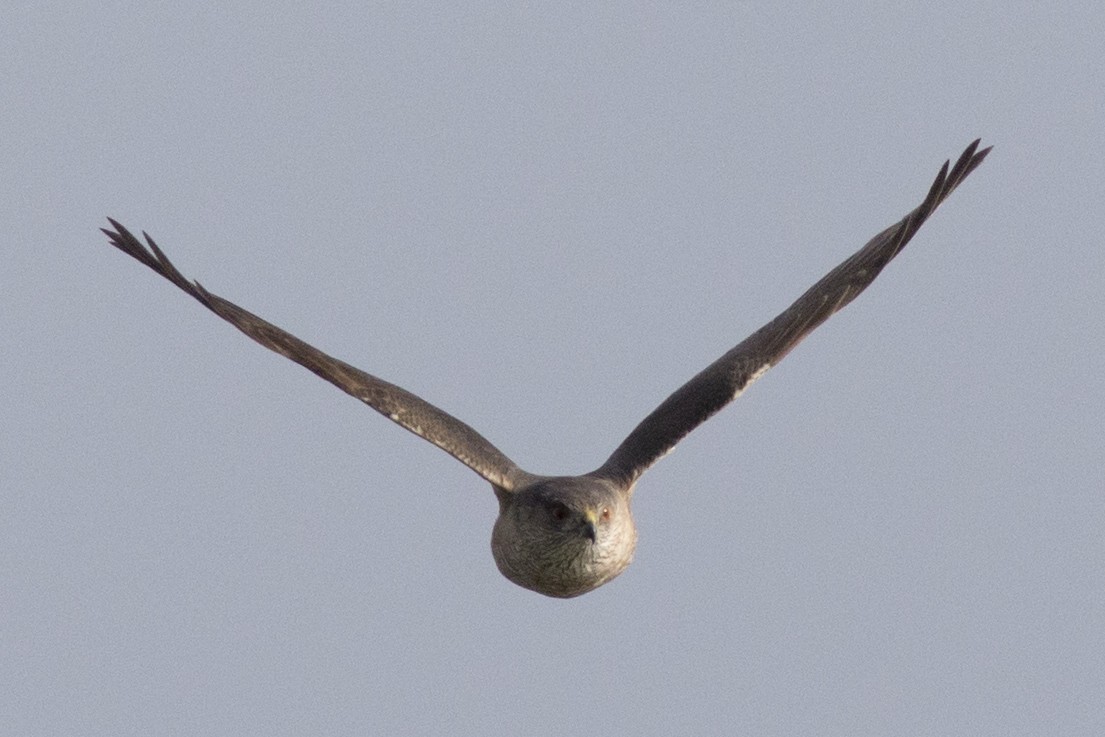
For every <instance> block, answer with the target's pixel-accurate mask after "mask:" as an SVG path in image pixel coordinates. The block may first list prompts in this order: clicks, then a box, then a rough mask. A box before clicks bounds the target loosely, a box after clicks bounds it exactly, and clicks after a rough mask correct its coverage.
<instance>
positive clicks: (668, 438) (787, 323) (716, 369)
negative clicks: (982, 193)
mask: <svg viewBox="0 0 1105 737" xmlns="http://www.w3.org/2000/svg"><path fill="white" fill-rule="evenodd" d="M978 144H979V142H978V141H977V140H976V141H974V142H973V143H972V144H971V145H970V146H968V147H967V150H966V151H964V152H963V154H962V155H961V156H960V157H959V160H958V161H956V163H955V166H954V167H952V168H951V172H950V173H949V172H948V162H946V161H945V162H944V166H943V168H942V169H940V173H939V174H937V175H936V181H934V182H933V183H932V187H931V188H930V189H929V193H928V196H927V197H925V200H924V202H922V203H921V204H920V205H919V206H918V207H917V208H916V209H915V210H913V212H911V213H909V214H908V215H906V216H905V217H904V218H902V220H901V221H900V222H898V223H896V224H895V225H892V226H890V227H889V228H887V229H886V230H884V231H883V232H881V233H879V234H878V235H876V236H875V237H874V238H872V239H871V240H870V241H869V242H868V243H867V245H865V246H864V247H863V248H861V249H859V250H858V251H856V252H855V253H854V254H852V255H851V256H850V257H849V258H847V259H846V260H845V261H844V262H843V263H842V264H840V265H839V266H837V267H836V268H835V269H833V270H832V271H830V272H829V273H828V274H826V275H825V276H824V277H823V278H822V279H821V280H820V281H819V282H817V283H816V284H814V285H813V286H812V287H810V289H809V290H808V291H807V292H806V293H805V294H803V295H802V296H801V297H799V298H798V300H797V301H796V302H795V303H794V304H792V305H791V306H790V307H788V308H787V309H786V310H784V311H783V312H782V313H781V314H780V315H779V316H778V317H776V318H775V319H774V320H772V321H771V322H769V323H768V324H766V325H764V326H763V327H762V328H760V329H759V330H757V331H756V332H755V333H753V334H752V335H750V336H749V337H748V338H746V339H745V340H744V341H743V342H741V343H740V344H739V345H738V346H736V347H735V348H733V349H732V350H730V351H729V352H728V353H726V354H725V355H724V356H722V357H721V358H719V359H718V360H717V361H715V362H714V363H712V364H710V365H709V366H707V367H706V368H705V369H704V370H703V371H702V372H701V373H699V374H698V375H697V376H695V377H694V378H693V379H691V380H690V381H688V382H687V383H686V384H684V385H683V386H681V387H680V388H679V389H677V390H676V391H675V393H674V394H672V395H671V396H670V397H668V398H667V399H665V400H664V402H663V403H662V404H661V405H660V406H659V407H657V408H656V409H655V410H653V412H652V414H650V415H649V416H648V417H646V418H645V419H644V420H643V421H642V422H641V424H639V425H637V427H636V428H635V429H634V430H633V432H631V433H630V434H629V436H628V437H627V438H626V439H625V440H624V441H623V442H622V444H621V445H620V446H618V449H617V450H615V451H614V453H613V454H612V455H611V456H610V458H609V459H608V460H607V461H606V463H604V464H603V465H602V467H601V468H599V469H598V470H597V471H595V472H594V474H593V475H596V476H600V477H603V478H609V479H613V480H616V481H617V482H618V483H620V484H623V485H624V488H629V487H631V486H632V485H633V483H634V482H635V481H636V480H637V478H638V477H640V475H641V474H642V473H644V472H645V471H646V470H647V469H648V468H649V466H651V465H652V464H653V463H655V462H656V461H658V460H659V459H660V458H662V457H663V456H664V455H665V454H667V453H668V452H670V451H671V449H672V448H673V447H675V444H676V443H678V442H679V441H680V440H682V439H683V437H685V436H686V435H687V433H689V432H691V430H694V429H695V428H696V427H698V426H699V425H700V424H702V423H703V422H705V421H706V420H707V419H709V418H710V417H711V416H712V415H713V414H714V413H716V412H717V411H718V410H720V409H721V408H722V407H724V406H725V405H727V404H729V402H731V401H733V400H734V399H736V398H737V397H738V396H740V394H741V392H743V391H744V390H745V389H746V388H747V387H748V385H749V384H751V383H752V382H753V381H755V380H756V379H758V378H759V377H760V376H761V375H763V373H764V372H765V371H767V370H768V369H769V368H771V367H772V366H774V365H776V364H777V363H779V361H781V360H782V359H783V357H784V356H786V355H787V353H789V352H790V351H791V350H792V349H793V348H794V347H795V346H796V345H798V343H800V342H801V341H802V339H803V338H805V337H806V336H807V335H809V334H810V333H811V332H812V331H813V330H814V329H815V328H816V327H817V326H818V325H820V324H821V323H823V322H825V320H827V319H828V318H829V316H830V315H832V314H833V313H834V312H836V311H837V310H839V309H841V308H842V307H844V306H845V305H846V304H848V303H849V302H851V301H852V300H853V299H855V298H856V295H858V294H859V293H860V292H862V291H863V290H864V289H866V288H867V286H868V285H869V284H870V283H871V282H872V281H874V280H875V277H876V276H878V275H879V272H880V271H882V269H883V267H884V266H886V265H887V264H888V263H889V262H890V260H891V259H893V258H894V257H895V256H897V255H898V253H900V252H901V250H902V249H903V248H905V245H906V244H907V243H909V240H910V239H911V238H912V237H913V236H914V234H915V233H916V232H917V230H918V229H919V228H920V227H921V225H922V224H923V223H924V222H925V220H927V219H928V217H929V216H930V215H931V214H932V213H933V211H934V210H936V207H937V206H938V205H939V204H940V203H941V202H943V201H944V199H945V198H946V197H947V196H948V195H949V194H951V193H952V190H954V189H955V188H956V187H957V186H959V183H960V182H962V181H963V180H964V179H966V178H967V175H968V174H970V173H971V172H972V171H974V169H975V167H977V166H978V165H979V164H981V163H982V160H983V159H985V158H986V154H988V153H989V152H990V149H989V148H985V149H982V150H981V151H978V150H977V149H978Z"/></svg>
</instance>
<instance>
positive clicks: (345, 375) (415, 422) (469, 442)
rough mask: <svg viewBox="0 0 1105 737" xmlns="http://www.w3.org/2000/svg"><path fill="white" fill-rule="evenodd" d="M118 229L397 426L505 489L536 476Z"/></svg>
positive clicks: (195, 289) (266, 341)
mask: <svg viewBox="0 0 1105 737" xmlns="http://www.w3.org/2000/svg"><path fill="white" fill-rule="evenodd" d="M108 220H109V221H110V222H111V224H112V226H113V227H114V228H115V230H108V229H106V228H101V230H103V232H104V234H105V235H107V237H108V238H109V239H110V240H111V244H112V245H113V246H115V247H116V248H118V249H119V250H120V251H122V252H123V253H126V254H128V255H129V256H133V257H134V258H135V259H137V260H139V261H141V262H142V263H144V264H145V265H146V266H148V267H150V268H151V269H153V270H154V271H156V272H157V273H158V274H160V275H161V276H163V277H165V278H166V279H168V280H169V281H171V282H172V283H173V284H175V285H177V286H178V287H180V288H181V289H182V290H184V291H185V292H187V293H188V294H190V295H192V296H193V297H195V298H196V300H198V301H199V302H200V304H202V305H203V306H204V307H206V308H207V309H209V310H211V311H212V312H214V313H215V314H216V315H218V316H219V317H221V318H222V319H224V320H226V321H227V322H229V323H230V324H231V325H233V326H234V327H236V328H238V329H239V330H241V331H242V332H243V333H245V334H246V335H248V336H249V337H250V338H253V339H254V340H255V341H257V342H258V343H260V344H261V345H263V346H265V347H266V348H268V349H269V350H272V351H276V352H277V353H279V354H280V355H282V356H285V357H287V358H290V359H292V360H293V361H295V362H296V363H298V364H299V365H301V366H304V367H306V368H308V369H310V370H311V371H313V372H314V373H316V374H318V375H319V376H321V377H322V378H324V379H326V380H327V381H329V382H330V383H331V384H333V385H334V386H336V387H338V388H339V389H341V390H342V391H343V392H346V393H347V394H350V395H352V396H354V397H356V398H357V399H360V400H361V401H362V402H364V403H365V404H367V405H368V406H369V407H372V409H374V410H376V411H377V412H379V413H380V414H382V415H384V416H385V417H387V418H388V419H390V420H392V421H393V422H396V423H398V424H399V425H401V426H403V427H405V428H406V429H408V430H410V431H411V432H413V433H414V434H415V435H418V436H419V437H421V438H425V439H426V440H429V441H430V442H431V443H433V444H434V445H436V446H437V447H439V448H441V449H442V450H444V451H445V452H446V453H448V454H449V455H451V456H453V457H454V458H456V459H457V460H458V461H460V462H461V463H463V464H464V465H466V466H468V467H469V468H471V469H472V470H473V471H475V472H476V473H478V474H479V475H480V476H482V477H483V478H485V479H487V480H488V481H490V482H491V483H492V484H494V485H495V486H497V487H499V488H500V489H503V490H504V491H508V492H509V491H513V490H514V489H515V487H517V486H519V485H521V484H522V483H524V482H525V481H526V480H528V479H530V478H532V477H531V476H530V475H529V474H527V473H526V472H524V471H522V470H521V469H519V468H518V466H516V465H515V464H514V462H513V461H511V460H510V459H509V458H507V457H506V456H505V455H504V454H503V453H502V452H501V451H500V450H499V449H498V448H496V447H495V446H494V445H492V444H491V443H490V442H488V441H487V440H486V439H485V438H484V437H483V436H482V435H480V434H479V433H478V432H476V431H475V430H473V429H472V428H471V427H469V426H468V425H466V424H464V423H463V422H461V421H460V420H458V419H457V418H455V417H453V416H452V415H450V414H448V413H446V412H443V411H442V410H440V409H438V408H437V407H435V406H433V405H432V404H430V403H429V402H426V401H425V400H423V399H420V398H419V397H417V396H415V395H414V394H411V393H410V392H408V391H406V390H405V389H401V388H400V387H398V386H395V385H394V384H389V383H388V382H386V381H383V380H382V379H378V378H376V377H375V376H372V375H371V374H367V373H365V372H364V371H361V370H360V369H358V368H354V367H353V366H350V365H349V364H348V363H345V362H344V361H339V360H338V359H336V358H333V357H332V356H328V355H326V354H325V353H323V352H322V351H320V350H318V349H317V348H315V347H313V346H311V345H308V344H307V343H305V342H303V341H302V340H300V339H299V338H297V337H295V336H294V335H292V334H291V333H288V332H286V331H284V330H282V329H280V328H278V327H277V326H275V325H273V324H272V323H270V322H268V321H266V320H263V319H262V318H260V317H258V316H257V315H254V314H253V313H252V312H249V311H247V310H244V309H242V308H241V307H239V306H238V305H236V304H234V303H233V302H229V301H227V300H225V299H223V298H222V297H219V296H218V295H215V294H212V293H211V292H209V291H207V290H206V289H204V288H203V287H202V286H200V284H199V282H190V281H188V280H187V279H185V278H184V276H183V275H182V274H181V273H180V272H179V271H177V268H176V267H175V266H173V264H172V263H171V262H170V261H169V259H168V258H167V257H166V256H165V254H164V253H163V252H162V251H161V249H160V248H158V246H157V244H156V243H154V241H153V239H152V238H150V237H149V235H146V234H145V233H143V234H142V235H143V236H144V237H145V238H146V243H147V244H148V245H149V248H148V249H147V248H146V247H145V246H143V245H142V243H141V242H139V240H138V239H137V238H135V237H134V235H132V234H131V233H130V231H128V230H127V229H126V228H124V227H123V226H122V225H120V224H119V223H118V222H116V221H115V220H112V219H111V218H108Z"/></svg>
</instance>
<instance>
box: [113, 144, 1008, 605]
mask: <svg viewBox="0 0 1105 737" xmlns="http://www.w3.org/2000/svg"><path fill="white" fill-rule="evenodd" d="M978 145H979V141H978V140H976V141H974V142H973V143H971V145H970V146H968V147H967V149H966V150H965V151H964V152H963V154H962V155H961V156H960V157H959V159H958V160H957V161H956V162H955V165H954V166H949V164H950V162H947V161H945V162H944V166H943V167H942V168H941V169H940V173H939V174H937V175H936V180H935V181H934V182H933V183H932V186H931V187H930V188H929V192H928V195H927V196H926V197H925V199H924V201H923V202H921V204H920V205H918V206H917V207H916V208H915V209H914V210H913V211H912V212H910V213H909V214H907V215H906V216H905V217H904V218H902V219H901V220H900V221H898V222H897V223H895V224H894V225H891V226H890V227H889V228H887V229H886V230H884V231H882V232H881V233H879V234H878V235H876V236H875V237H874V238H872V239H871V240H870V241H868V242H867V244H866V245H864V246H863V247H862V248H860V249H859V250H858V251H856V252H855V253H854V254H852V255H851V256H849V257H848V258H847V259H845V260H844V261H843V262H842V263H841V264H840V265H839V266H837V267H836V268H835V269H833V270H832V271H830V272H829V273H828V274H826V275H825V276H824V277H822V279H821V280H820V281H818V282H817V283H816V284H814V285H813V286H812V287H810V288H809V289H808V290H807V291H806V292H805V294H803V295H802V296H801V297H799V298H798V299H797V300H796V301H795V302H794V303H793V304H792V305H791V306H790V307H788V308H787V309H785V310H784V311H783V312H782V313H780V314H779V315H778V316H777V317H775V319H773V320H771V321H770V322H768V323H767V324H766V325H764V326H763V327H762V328H760V329H759V330H757V331H756V332H754V333H752V335H750V336H748V337H747V338H745V339H744V340H743V341H742V342H741V343H739V344H738V345H737V346H736V347H734V348H733V349H731V350H730V351H728V352H727V353H725V354H724V355H723V356H721V358H719V359H717V360H716V361H714V362H713V363H712V364H710V365H709V366H707V367H706V368H704V369H703V370H702V371H700V372H699V373H698V374H697V375H695V376H694V377H693V378H692V379H691V380H690V381H688V382H687V383H686V384H684V385H683V386H681V387H680V388H679V389H677V390H675V392H674V393H673V394H672V395H671V396H669V397H668V398H667V399H665V400H664V401H663V402H661V403H660V406H658V407H657V408H656V409H655V410H653V411H652V413H651V414H650V415H648V417H646V418H645V419H644V420H642V421H641V423H640V424H639V425H637V427H636V428H634V429H633V431H632V432H631V433H629V435H628V436H627V437H626V438H625V440H623V441H622V444H621V445H619V446H618V447H617V448H616V449H615V450H614V452H613V453H612V454H611V455H610V457H609V458H608V459H607V460H606V462H605V463H603V464H602V465H601V466H599V468H598V469H596V470H594V471H592V472H590V473H586V474H583V475H581V476H541V475H538V474H533V473H529V472H528V471H524V470H522V469H521V468H520V467H519V466H518V465H517V464H515V463H514V461H512V460H511V459H510V458H507V456H506V455H504V454H503V453H502V451H500V450H499V449H498V448H496V447H495V446H494V445H492V444H491V443H490V442H488V441H487V440H486V439H485V438H484V437H483V436H482V435H480V434H479V433H478V432H476V431H475V430H473V429H472V428H471V427H469V426H468V425H466V424H465V423H464V422H461V421H460V420H458V419H457V418H455V417H453V416H452V415H450V414H448V413H446V412H444V411H443V410H440V409H438V408H437V407H435V406H434V405H432V404H430V403H429V402H427V401H425V400H424V399H421V398H420V397H417V396H415V395H414V394H412V393H410V392H408V391H406V390H405V389H402V388H400V387H398V386H396V385H395V384H390V383H388V382H386V381H384V380H383V379H379V378H377V377H375V376H373V375H371V374H368V373H366V372H364V371H361V370H360V369H358V368H355V367H353V366H351V365H349V364H348V363H345V362H344V361H341V360H339V359H337V358H334V357H332V356H329V355H327V354H325V353H323V352H322V351H320V350H318V349H317V348H315V347H313V346H311V345H308V344H307V343H305V342H303V341H302V340H300V339H299V338H297V337H295V336H294V335H292V334H291V333H289V332H287V331H285V330H283V329H281V328H279V327H277V326H276V325H273V324H272V323H270V322H268V321H267V320H264V319H262V318H260V317H258V316H257V315H254V314H253V313H252V312H249V311H247V310H244V309H242V308H241V307H239V306H238V305H236V304H234V303H233V302H230V301H228V300H226V299H223V298H222V297H219V296H218V295H216V294H213V293H211V292H209V291H207V290H206V289H205V288H204V287H202V286H201V285H200V283H199V282H196V281H189V280H188V279H186V278H185V277H184V276H183V275H182V274H181V273H180V272H179V271H178V270H177V268H176V267H175V266H173V264H172V263H171V262H170V261H169V259H168V257H167V256H166V255H165V253H164V252H163V251H162V250H161V249H160V248H159V247H158V245H157V244H156V243H155V242H154V240H153V238H151V237H150V236H149V235H147V234H146V233H143V234H142V235H143V237H144V238H145V244H143V243H142V242H141V241H139V240H138V238H136V237H135V236H134V235H133V234H131V232H130V231H128V230H127V229H126V228H125V227H123V226H122V225H121V224H120V223H119V222H117V221H115V220H113V219H110V218H109V221H110V223H111V225H112V228H113V229H107V228H103V229H102V230H103V232H104V233H105V234H106V235H107V237H108V238H109V240H110V241H111V244H112V245H113V246H115V247H116V248H118V249H119V250H121V251H123V252H124V253H126V254H128V255H129V256H131V257H133V258H135V259H137V260H138V261H140V262H142V263H143V264H145V265H146V266H148V267H149V268H151V269H153V270H154V271H155V272H157V273H158V274H160V275H161V276H163V277H165V278H166V279H168V280H169V281H171V282H172V283H173V284H175V285H176V286H177V287H179V288H180V289H182V290H183V291H185V292H187V293H188V294H189V295H191V296H192V297H193V298H195V299H196V300H197V301H198V302H199V303H200V304H202V305H203V306H204V307H206V308H207V309H209V310H211V311H212V312H214V313H215V314H216V315H218V316H219V317H221V318H222V319H224V320H226V321H227V322H229V323H230V324H231V325H233V326H234V327H236V328H238V329H239V330H241V331H242V332H243V333H245V334H246V335H248V336H249V337H250V338H252V339H253V340H255V341H257V342H258V343H260V344H261V345H263V346H265V347H266V348H268V349H269V350H272V351H276V352H277V353H279V354H281V355H283V356H286V357H287V358H290V359H291V360H293V361H295V362H296V363H298V364H300V365H301V366H304V367H306V368H308V369H310V370H311V371H313V372H314V373H316V374H318V375H319V376H321V377H322V378H323V379H326V380H327V381H329V382H330V383H331V384H333V385H334V386H336V387H338V388H339V389H341V390H342V391H344V392H346V393H347V394H350V395H352V396H354V397H356V398H357V399H359V400H361V401H362V402H364V403H365V404H367V405H368V406H370V407H372V409H374V410H376V411H377V412H379V413H380V414H382V415H384V416H385V417H387V418H388V419H390V420H392V421H393V422H395V423H397V424H399V425H400V426H402V427H404V428H406V429H407V430H409V431H411V432H413V433H414V434H415V435H418V436H419V437H421V438H424V439H425V440H428V441H430V442H431V443H433V444H434V445H436V446H437V447H439V448H441V449H442V450H444V451H445V452H446V453H448V454H449V455H451V456H453V457H454V458H456V459H457V460H458V461H460V462H461V463H463V464H464V465H466V466H468V467H469V468H470V469H472V470H473V471H475V472H476V473H477V474H479V475H480V476H481V477H483V478H484V479H485V480H486V481H488V482H489V483H490V484H491V487H492V488H493V489H494V491H495V496H496V497H497V498H498V501H499V516H498V517H497V519H496V520H495V526H494V528H493V530H492V534H491V551H492V555H493V556H494V558H495V563H496V565H497V566H498V568H499V570H500V571H501V572H502V574H503V575H504V576H506V578H508V579H509V580H511V581H513V582H514V583H516V584H518V585H519V586H522V587H524V588H527V589H531V590H533V591H536V592H538V593H541V594H545V595H546V596H554V597H561V598H569V597H573V596H579V595H580V594H585V593H587V592H588V591H592V590H594V589H596V588H598V587H599V586H601V585H603V584H604V583H606V582H607V581H610V580H611V579H613V578H614V577H615V576H617V575H618V574H619V573H621V572H622V571H623V570H625V568H626V566H628V565H629V563H630V562H631V561H632V559H633V552H634V550H635V549H636V546H637V530H636V527H635V525H634V522H633V516H632V514H631V512H630V501H631V499H632V496H633V490H634V487H635V486H636V483H637V480H638V479H639V478H640V477H641V474H643V473H644V472H645V471H647V470H648V469H649V467H650V466H652V465H653V464H654V463H656V461H658V460H659V459H660V458H662V457H663V456H664V455H666V454H667V453H668V452H669V451H671V449H672V448H674V447H675V445H676V443H678V442H679V441H680V440H682V439H683V438H684V437H685V436H686V435H687V434H688V433H689V432H691V431H692V430H694V429H695V428H696V427H698V426H699V425H700V424H702V423H703V422H705V421H706V420H707V419H709V418H710V417H711V416H713V415H714V414H715V413H716V412H718V411H719V410H720V409H721V408H722V407H724V406H725V405H727V404H729V402H731V401H733V400H734V399H736V398H737V397H738V396H740V395H741V393H742V392H743V391H744V390H745V389H747V388H748V386H749V385H750V384H751V383H752V382H753V381H755V380H756V379H758V378H759V377H760V376H762V375H763V374H764V372H765V371H767V370H768V369H770V368H771V367H772V366H775V365H776V364H778V363H779V361H781V360H782V359H783V357H784V356H786V355H787V354H788V353H790V351H791V350H792V349H793V348H794V347H795V346H796V345H798V343H800V342H801V341H802V339H803V338H805V337H806V336H807V335H809V334H810V333H811V332H812V331H813V330H814V329H815V328H816V327H817V326H818V325H820V324H821V323H823V322H824V321H825V320H827V319H828V318H829V316H831V315H832V314H833V313H835V312H837V311H838V310H840V309H841V308H843V307H844V306H845V305H847V304H848V303H849V302H851V301H852V300H853V299H855V298H856V295H858V294H859V293H860V292H862V291H863V290H864V289H866V288H867V286H868V285H869V284H870V283H871V282H872V281H874V279H875V277H877V276H878V275H879V272H880V271H882V269H883V267H884V266H886V265H887V264H888V263H889V262H890V260H891V259H893V258H894V257H895V256H897V255H898V253H900V252H901V250H902V249H903V248H904V247H905V245H906V244H907V243H909V241H910V239H911V238H913V236H914V234H916V233H917V230H918V229H919V228H920V227H921V225H922V224H923V223H924V222H925V220H927V219H928V217H929V216H930V215H932V213H933V211H934V210H936V208H937V206H939V205H940V203H941V202H943V201H944V200H945V199H946V198H947V196H948V195H950V194H951V193H952V191H953V190H954V189H955V188H956V187H957V186H959V184H960V183H961V182H962V181H963V180H964V179H966V178H967V175H968V174H970V173H971V172H972V171H974V169H975V167H977V166H978V165H979V164H981V163H982V161H983V159H985V158H986V155H987V154H988V153H989V152H990V148H984V149H982V150H979V148H978Z"/></svg>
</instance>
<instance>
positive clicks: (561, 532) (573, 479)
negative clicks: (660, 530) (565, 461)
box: [491, 476, 637, 598]
mask: <svg viewBox="0 0 1105 737" xmlns="http://www.w3.org/2000/svg"><path fill="white" fill-rule="evenodd" d="M498 497H499V518H498V519H497V520H495V529H494V531H493V532H492V534H491V552H492V554H493V555H494V556H495V564H496V565H498V566H499V570H500V571H501V572H502V574H503V575H504V576H506V577H507V578H508V579H510V580H511V581H513V582H514V583H516V584H518V585H519V586H522V587H524V588H527V589H530V590H532V591H536V592H538V593H541V594H545V595H546V596H556V597H560V598H569V597H572V596H579V595H580V594H585V593H587V592H588V591H591V590H592V589H595V588H598V587H599V586H601V585H603V584H604V583H606V582H607V581H609V580H610V579H612V578H614V577H615V576H617V575H618V574H619V573H621V572H622V571H623V570H625V567H626V566H628V565H629V563H630V561H632V560H633V550H634V549H635V548H636V547H637V529H636V527H635V526H634V525H633V516H632V514H631V513H630V510H629V495H628V494H627V493H625V492H624V491H622V490H619V488H618V487H617V486H616V485H615V484H613V483H612V482H610V481H607V480H605V479H597V478H592V477H590V476H564V477H556V478H548V479H542V480H540V481H537V482H535V483H533V484H531V485H529V486H526V487H523V488H522V489H519V490H517V491H514V492H511V493H508V492H499V493H498Z"/></svg>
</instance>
